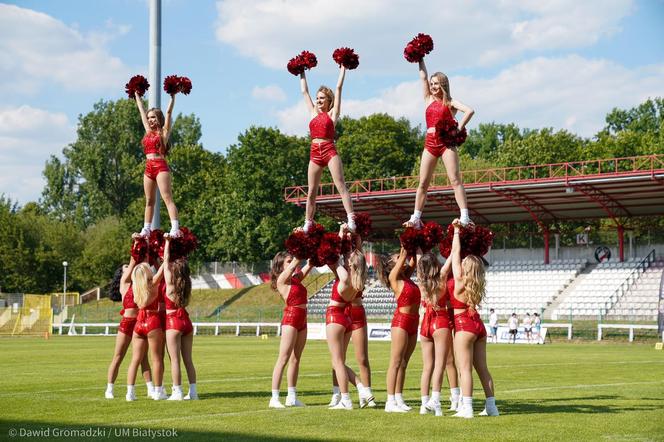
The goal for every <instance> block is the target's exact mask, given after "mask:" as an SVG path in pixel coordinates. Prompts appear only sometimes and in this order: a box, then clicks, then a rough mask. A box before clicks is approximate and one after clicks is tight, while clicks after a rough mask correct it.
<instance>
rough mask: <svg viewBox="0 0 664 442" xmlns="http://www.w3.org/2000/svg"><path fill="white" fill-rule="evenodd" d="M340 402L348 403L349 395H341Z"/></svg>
mask: <svg viewBox="0 0 664 442" xmlns="http://www.w3.org/2000/svg"><path fill="white" fill-rule="evenodd" d="M341 400H342V401H344V402H350V393H341Z"/></svg>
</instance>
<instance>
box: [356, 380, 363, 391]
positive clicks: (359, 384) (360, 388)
mask: <svg viewBox="0 0 664 442" xmlns="http://www.w3.org/2000/svg"><path fill="white" fill-rule="evenodd" d="M355 387H357V391H359V392H364V385H362V382H358V383H357V385H355Z"/></svg>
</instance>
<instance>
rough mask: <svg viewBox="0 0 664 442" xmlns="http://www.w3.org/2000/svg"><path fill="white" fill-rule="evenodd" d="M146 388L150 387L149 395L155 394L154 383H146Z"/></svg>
mask: <svg viewBox="0 0 664 442" xmlns="http://www.w3.org/2000/svg"><path fill="white" fill-rule="evenodd" d="M145 386H146V387H148V394H152V393H154V384H153V383H152V381H150V382H146V383H145Z"/></svg>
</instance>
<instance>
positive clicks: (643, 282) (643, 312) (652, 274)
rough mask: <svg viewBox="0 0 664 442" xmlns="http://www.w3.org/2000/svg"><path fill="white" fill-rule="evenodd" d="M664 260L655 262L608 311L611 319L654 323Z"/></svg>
mask: <svg viewBox="0 0 664 442" xmlns="http://www.w3.org/2000/svg"><path fill="white" fill-rule="evenodd" d="M663 274H664V260H658V261H655V262H654V263H653V264H652V265H651V266H650V267H649V268H648V269H646V271H645V272H644V273H643V275H641V277H640V278H639V279H638V280H637V281H636V283H635V285H634V286H633V287H632V288H631V290H629V291H627V292H626V293H625V294H624V295H623V296H622V297H621V298H620V299H619V300H618V302H617V303H616V304H615V305H614V306H613V307H612V308H611V309H610V310H609V311H608V313H607V316H609V317H611V318H613V319H628V320H638V321H656V320H657V307H658V303H659V290H660V284H661V281H662V275H663Z"/></svg>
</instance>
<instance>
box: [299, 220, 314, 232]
mask: <svg viewBox="0 0 664 442" xmlns="http://www.w3.org/2000/svg"><path fill="white" fill-rule="evenodd" d="M313 224H314V222H313V221H311V220H306V221H304V226H302V230H303V231H304V233H309V229H311V226H312V225H313Z"/></svg>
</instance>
